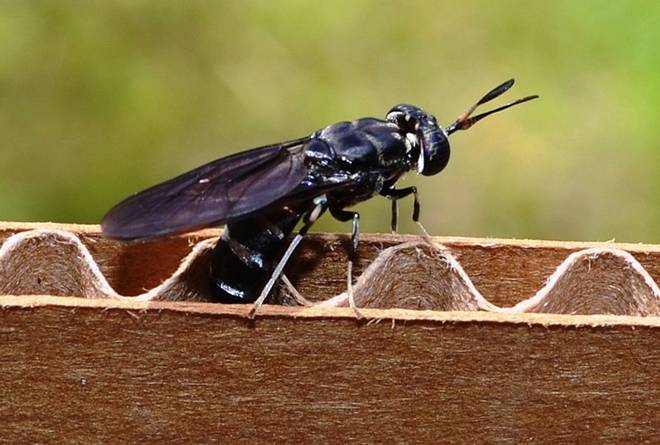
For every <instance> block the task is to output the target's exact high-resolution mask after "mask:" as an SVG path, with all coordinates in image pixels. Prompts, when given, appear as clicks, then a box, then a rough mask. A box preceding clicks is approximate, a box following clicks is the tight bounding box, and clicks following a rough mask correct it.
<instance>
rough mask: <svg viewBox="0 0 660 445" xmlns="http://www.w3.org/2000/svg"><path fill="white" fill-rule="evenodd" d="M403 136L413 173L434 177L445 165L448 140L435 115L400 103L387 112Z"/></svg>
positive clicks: (447, 153)
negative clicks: (415, 171) (413, 169)
mask: <svg viewBox="0 0 660 445" xmlns="http://www.w3.org/2000/svg"><path fill="white" fill-rule="evenodd" d="M387 120H388V121H389V122H392V123H393V124H395V125H396V126H397V127H399V130H400V131H401V134H402V135H403V137H405V142H406V147H407V157H408V161H409V163H410V165H411V166H414V167H415V169H416V170H417V173H420V174H422V175H424V176H431V175H435V174H436V173H439V172H440V171H442V169H443V168H445V167H446V166H447V163H448V162H449V152H450V151H449V138H448V136H447V132H446V131H445V130H444V129H443V128H442V127H440V126H439V125H438V121H437V120H436V119H435V116H433V115H431V114H429V113H427V112H426V111H424V110H422V109H421V108H419V107H416V106H414V105H407V104H401V105H397V106H395V107H394V108H392V109H391V110H390V111H389V113H387Z"/></svg>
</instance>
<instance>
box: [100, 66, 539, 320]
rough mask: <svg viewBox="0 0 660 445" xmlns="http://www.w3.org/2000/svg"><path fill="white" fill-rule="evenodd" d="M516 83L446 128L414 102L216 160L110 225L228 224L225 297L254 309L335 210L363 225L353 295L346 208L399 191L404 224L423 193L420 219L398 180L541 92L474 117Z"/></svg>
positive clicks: (219, 269)
mask: <svg viewBox="0 0 660 445" xmlns="http://www.w3.org/2000/svg"><path fill="white" fill-rule="evenodd" d="M513 82H514V81H513V79H511V80H508V81H506V82H504V83H503V84H501V85H499V86H498V87H496V88H495V89H493V90H491V91H490V92H488V93H487V94H486V95H485V96H484V97H483V98H481V100H479V101H478V102H477V103H476V104H475V105H473V106H472V107H470V108H469V109H468V110H467V111H466V112H464V113H462V114H461V115H460V116H459V117H458V119H456V121H455V122H454V123H452V124H450V125H449V126H448V127H447V128H444V129H443V128H442V127H440V126H439V125H438V123H437V121H436V119H435V117H434V116H432V115H431V114H428V113H426V112H425V111H424V110H422V109H421V108H419V107H416V106H414V105H405V104H404V105H397V106H395V107H394V108H392V109H391V110H390V111H389V113H387V116H386V118H385V119H384V120H382V119H375V118H363V119H358V120H355V121H352V122H339V123H336V124H332V125H329V126H327V127H325V128H322V129H321V130H318V131H316V132H314V133H312V134H311V135H310V136H306V137H303V138H300V139H294V140H291V141H288V142H280V143H277V144H272V145H267V146H264V147H260V148H255V149H252V150H248V151H244V152H241V153H237V154H234V155H231V156H228V157H225V158H222V159H218V160H215V161H213V162H210V163H208V164H206V165H203V166H201V167H198V168H196V169H194V170H192V171H190V172H188V173H184V174H182V175H180V176H177V177H175V178H173V179H170V180H168V181H165V182H163V183H161V184H158V185H156V186H153V187H151V188H149V189H147V190H145V191H143V192H141V193H138V194H136V195H134V196H132V197H129V198H128V199H126V200H124V201H122V202H121V203H119V204H118V205H117V206H115V207H114V208H113V209H112V210H110V212H108V214H107V215H106V216H105V217H104V219H103V221H102V223H101V227H102V230H103V233H104V234H105V235H106V236H108V237H110V238H116V239H122V240H141V239H149V238H155V237H162V236H166V235H170V234H175V233H182V232H188V231H192V230H195V229H200V228H203V227H207V226H216V225H220V224H225V230H224V233H223V235H222V238H221V239H220V240H219V241H218V243H217V245H216V246H215V248H214V251H213V258H212V263H211V271H210V279H211V286H212V288H213V290H214V293H215V299H216V300H217V301H218V302H221V303H254V304H255V305H254V309H253V311H254V310H255V309H256V308H257V307H258V305H259V304H261V303H262V302H263V301H264V300H265V299H266V297H267V296H268V294H269V293H270V291H271V289H272V288H273V286H274V284H275V283H276V281H277V280H278V279H279V277H280V275H282V270H283V269H284V266H285V265H286V263H287V261H288V260H289V258H290V257H291V255H292V253H293V251H294V250H295V249H296V247H297V246H298V244H299V243H300V241H301V240H302V238H303V236H305V234H306V233H307V232H308V230H309V229H310V227H311V226H312V224H313V223H314V222H315V221H316V220H317V219H318V218H319V217H320V216H321V215H322V214H323V213H324V212H326V211H329V212H330V214H331V215H332V216H333V217H335V218H336V219H338V220H340V221H345V222H347V221H352V224H353V228H352V234H351V239H352V243H351V248H350V252H349V255H348V267H349V273H348V275H349V276H348V285H349V300H350V299H351V292H350V285H351V265H352V263H353V261H354V259H355V256H356V252H357V247H358V239H359V234H360V230H359V223H360V215H359V213H357V212H354V211H348V210H345V209H346V208H347V207H350V206H352V205H354V204H357V203H359V202H362V201H366V200H368V199H370V198H372V197H373V196H375V195H378V194H379V195H382V196H384V197H386V198H389V199H390V200H392V219H391V226H392V230H393V231H395V230H396V226H397V220H398V207H397V200H399V199H401V198H405V197H407V196H410V195H413V199H414V204H413V215H412V219H413V220H414V221H415V222H418V221H419V212H420V204H419V198H418V194H417V188H415V187H414V186H412V187H406V188H400V189H398V188H396V187H395V184H396V182H397V180H398V179H399V178H400V177H401V176H402V175H403V174H404V173H406V172H408V171H411V170H414V171H416V172H417V173H418V174H422V175H424V176H430V175H435V174H436V173H439V172H440V171H441V170H442V169H444V168H445V166H446V165H447V162H448V161H449V139H448V137H449V135H450V134H452V133H453V132H455V131H458V130H466V129H468V128H470V127H471V126H472V125H473V124H475V123H476V122H478V121H479V120H481V119H483V118H484V117H486V116H488V115H490V114H493V113H496V112H498V111H502V110H504V109H506V108H509V107H512V106H514V105H517V104H520V103H522V102H526V101H529V100H532V99H535V98H537V97H538V96H527V97H524V98H522V99H518V100H516V101H514V102H511V103H508V104H506V105H503V106H501V107H499V108H496V109H494V110H491V111H488V112H485V113H482V114H478V115H476V116H473V117H471V115H472V113H473V112H474V111H475V109H476V108H477V106H479V105H481V104H484V103H486V102H488V101H491V100H493V99H495V98H496V97H498V96H500V95H501V94H502V93H504V92H505V91H507V90H508V89H509V88H511V86H512V85H513ZM301 221H302V225H301V227H300V229H299V230H298V232H297V234H296V235H295V236H294V237H292V234H293V231H294V230H295V228H296V226H298V225H299V223H301ZM252 313H254V312H252Z"/></svg>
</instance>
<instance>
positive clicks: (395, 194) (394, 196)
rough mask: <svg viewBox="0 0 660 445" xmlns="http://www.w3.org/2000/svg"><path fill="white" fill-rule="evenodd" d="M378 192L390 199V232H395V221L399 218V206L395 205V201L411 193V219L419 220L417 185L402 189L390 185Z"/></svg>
mask: <svg viewBox="0 0 660 445" xmlns="http://www.w3.org/2000/svg"><path fill="white" fill-rule="evenodd" d="M380 194H381V195H383V196H385V197H386V198H389V199H391V200H392V232H396V229H397V223H398V220H399V207H398V205H397V201H398V200H399V199H402V198H405V197H407V196H410V195H413V197H414V202H413V214H412V219H413V221H415V222H419V211H420V207H421V206H420V204H419V194H418V193H417V187H415V186H412V187H406V188H403V189H395V188H394V187H391V188H388V189H384V190H382V191H381V192H380Z"/></svg>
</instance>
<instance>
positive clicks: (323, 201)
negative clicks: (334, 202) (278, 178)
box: [249, 195, 328, 318]
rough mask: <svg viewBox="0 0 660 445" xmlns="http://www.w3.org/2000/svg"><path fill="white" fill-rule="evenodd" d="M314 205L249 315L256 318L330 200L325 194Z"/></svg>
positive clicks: (315, 200)
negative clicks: (294, 253) (258, 310)
mask: <svg viewBox="0 0 660 445" xmlns="http://www.w3.org/2000/svg"><path fill="white" fill-rule="evenodd" d="M314 204H315V205H314V207H313V208H312V210H310V211H309V212H307V213H306V214H305V216H304V217H303V226H302V228H301V229H300V230H299V231H298V233H297V234H296V236H295V237H294V238H293V240H291V243H290V244H289V247H287V249H286V251H285V252H284V255H282V258H281V259H280V261H279V262H278V263H277V266H275V270H273V273H272V274H271V275H270V278H269V279H268V282H267V283H266V285H265V286H264V288H263V290H262V291H261V294H260V295H259V298H257V299H256V301H255V302H254V304H253V305H252V308H251V309H250V313H249V317H250V318H254V316H255V314H256V313H257V309H259V307H260V306H261V305H262V304H263V303H264V301H265V300H266V298H267V297H268V294H270V291H271V290H272V289H273V286H274V285H275V282H276V281H277V279H278V278H279V277H280V275H282V271H283V270H284V266H286V263H287V262H288V261H289V258H291V255H292V254H293V252H294V251H295V250H296V248H297V247H298V244H300V241H302V239H303V237H304V236H305V235H306V234H307V232H308V231H309V229H310V228H311V227H312V224H314V222H315V221H316V220H317V219H318V218H319V217H320V216H321V215H322V214H323V212H325V210H326V209H327V208H328V200H327V198H326V197H325V195H322V196H319V197H317V198H315V199H314Z"/></svg>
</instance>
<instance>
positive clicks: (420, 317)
mask: <svg viewBox="0 0 660 445" xmlns="http://www.w3.org/2000/svg"><path fill="white" fill-rule="evenodd" d="M0 308H2V310H3V311H4V310H10V309H35V308H64V309H72V310H75V309H82V308H86V309H97V310H100V311H109V310H123V311H126V312H129V313H130V314H131V315H133V316H136V317H139V314H140V313H149V312H161V311H169V312H180V313H185V314H191V315H194V314H197V315H211V316H220V317H238V318H245V319H249V318H250V317H249V312H250V309H251V308H252V306H251V305H224V304H217V303H193V302H170V301H128V300H116V299H83V298H78V297H54V296H49V295H3V296H0ZM360 312H361V313H362V315H363V316H364V317H365V319H366V320H357V319H356V318H355V314H354V312H353V311H352V310H351V309H350V308H338V307H315V306H313V307H293V306H273V305H264V306H262V307H261V308H260V309H259V311H258V313H257V316H256V320H257V321H258V320H259V318H262V317H263V318H273V317H276V318H283V319H290V320H294V319H337V320H353V321H355V322H356V323H358V324H365V322H366V324H371V323H378V322H392V323H396V322H421V321H423V322H431V323H457V322H459V323H470V322H478V323H504V324H519V325H528V326H533V325H541V326H545V327H550V326H558V327H567V328H576V327H613V326H621V327H630V328H635V327H647V328H660V317H658V316H651V317H635V316H627V315H559V314H537V313H515V314H514V313H493V312H463V311H450V312H440V311H419V310H411V309H368V308H365V309H360Z"/></svg>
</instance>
